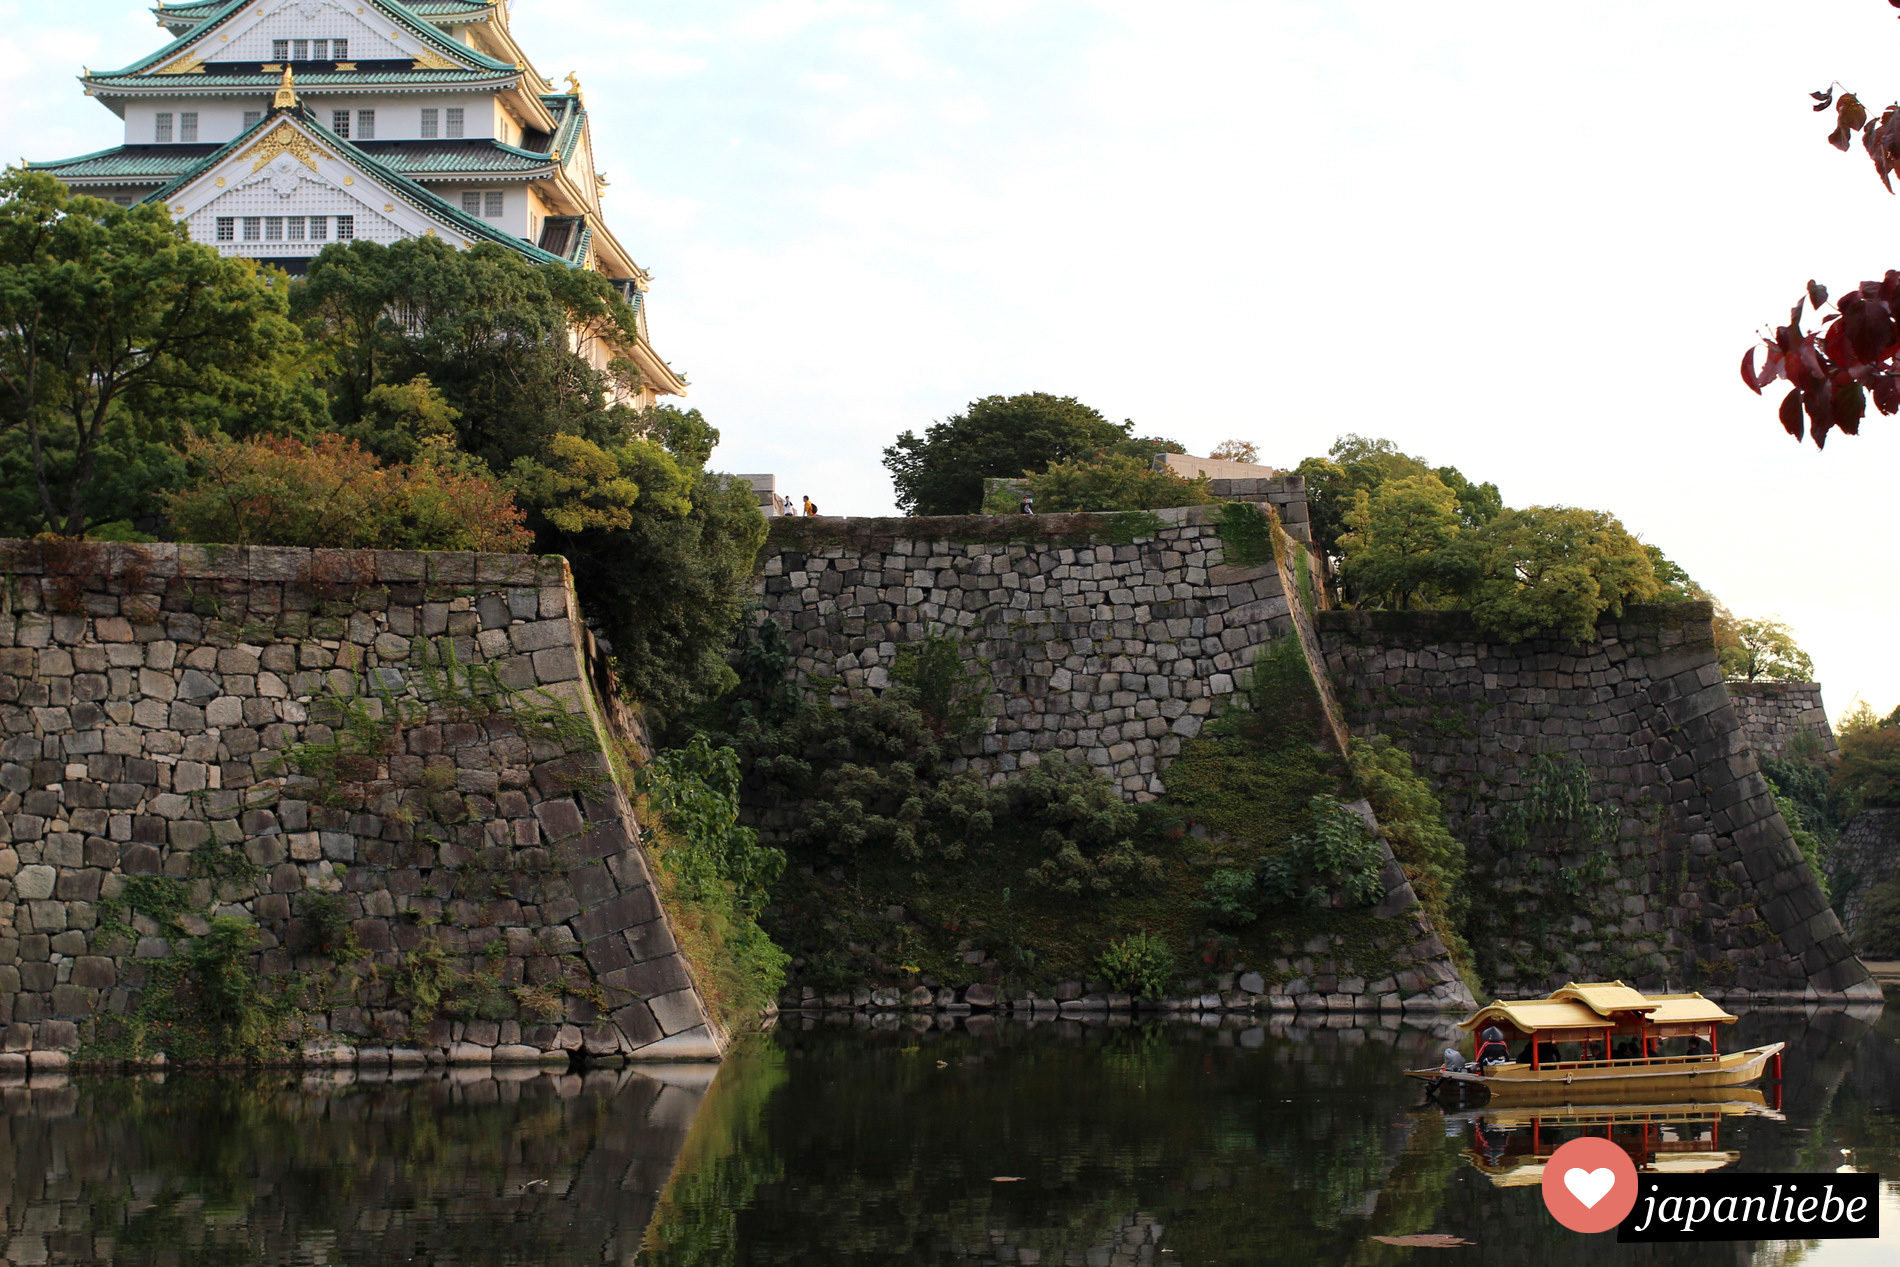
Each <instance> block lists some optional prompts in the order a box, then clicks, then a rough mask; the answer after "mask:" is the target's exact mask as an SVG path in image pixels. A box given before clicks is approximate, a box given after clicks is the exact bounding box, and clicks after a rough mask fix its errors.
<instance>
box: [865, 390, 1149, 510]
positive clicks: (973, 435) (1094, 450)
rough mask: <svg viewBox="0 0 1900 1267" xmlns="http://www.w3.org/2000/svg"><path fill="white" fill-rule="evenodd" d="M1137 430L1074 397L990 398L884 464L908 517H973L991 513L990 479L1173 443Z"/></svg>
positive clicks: (889, 455)
mask: <svg viewBox="0 0 1900 1267" xmlns="http://www.w3.org/2000/svg"><path fill="white" fill-rule="evenodd" d="M1134 429H1135V428H1134V423H1132V422H1120V423H1115V422H1110V421H1109V420H1108V419H1107V418H1104V417H1103V416H1102V415H1101V413H1100V412H1099V411H1097V410H1095V409H1091V408H1090V407H1089V406H1087V405H1085V404H1083V403H1082V402H1080V401H1078V400H1077V399H1075V397H1073V396H1051V395H1050V394H1048V393H1047V392H1027V393H1024V394H1022V395H1019V396H985V397H984V398H983V399H982V400H975V401H971V402H970V405H969V408H968V409H966V410H965V411H964V412H962V413H960V414H954V415H952V416H951V417H949V418H946V419H944V420H943V421H942V422H936V423H932V424H931V425H930V428H929V429H928V430H927V431H926V432H925V433H924V434H923V436H922V437H919V436H917V435H915V434H914V433H912V432H909V431H906V432H904V433H903V434H902V435H900V436H898V437H897V441H896V443H894V444H892V445H891V447H889V448H888V449H886V450H884V465H885V467H886V469H888V470H889V471H890V473H891V482H892V483H893V484H894V485H895V486H896V489H897V504H898V505H899V506H900V507H902V508H903V511H904V513H905V514H908V515H973V514H975V513H977V512H978V511H979V510H981V509H982V507H983V481H984V480H985V479H986V478H997V479H1015V478H1017V477H1018V476H1022V475H1026V474H1031V473H1034V472H1039V471H1042V470H1044V469H1046V468H1047V467H1049V466H1050V465H1052V464H1054V463H1058V462H1073V461H1077V460H1081V459H1089V458H1094V457H1096V456H1097V455H1098V454H1102V453H1108V452H1115V451H1126V452H1131V453H1135V455H1136V456H1142V455H1147V454H1152V453H1153V452H1155V451H1156V450H1157V448H1158V447H1161V446H1165V445H1166V444H1167V442H1166V441H1154V440H1137V439H1136V438H1135V435H1134ZM1174 447H1177V448H1178V446H1174ZM1137 450H1139V453H1136V451H1137Z"/></svg>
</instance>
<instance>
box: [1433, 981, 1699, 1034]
mask: <svg viewBox="0 0 1900 1267" xmlns="http://www.w3.org/2000/svg"><path fill="white" fill-rule="evenodd" d="M1634 1019H1642V1020H1645V1021H1647V1022H1648V1023H1649V1024H1652V1025H1717V1024H1720V1025H1727V1024H1730V1023H1732V1022H1733V1021H1734V1020H1735V1019H1736V1018H1735V1017H1733V1016H1731V1015H1730V1014H1729V1013H1727V1012H1725V1011H1723V1010H1722V1008H1721V1006H1720V1005H1719V1004H1716V1003H1711V1002H1710V1001H1709V1000H1708V999H1705V998H1703V997H1702V996H1701V995H1700V994H1644V993H1643V992H1642V991H1641V990H1637V989H1635V988H1634V987H1631V986H1627V985H1624V984H1623V983H1622V982H1621V981H1591V982H1585V983H1583V984H1578V983H1577V982H1575V981H1572V982H1571V983H1570V984H1568V985H1566V986H1564V988H1563V989H1561V990H1557V991H1555V992H1554V993H1552V994H1551V995H1550V996H1549V997H1547V998H1542V999H1515V1000H1507V999H1498V1000H1495V1001H1494V1002H1492V1003H1491V1004H1489V1005H1488V1006H1486V1007H1483V1008H1480V1009H1479V1010H1478V1012H1477V1014H1476V1015H1474V1016H1472V1017H1471V1018H1470V1019H1469V1020H1465V1021H1461V1022H1459V1028H1460V1029H1463V1030H1466V1031H1469V1032H1472V1033H1475V1032H1477V1030H1478V1029H1479V1028H1480V1027H1482V1026H1484V1025H1486V1024H1488V1023H1490V1022H1491V1021H1503V1022H1504V1023H1505V1024H1507V1025H1510V1026H1512V1027H1513V1028H1515V1029H1517V1030H1518V1031H1520V1032H1521V1033H1525V1034H1535V1033H1539V1032H1541V1031H1544V1030H1560V1029H1610V1028H1613V1027H1614V1026H1616V1025H1620V1024H1622V1023H1623V1022H1625V1021H1628V1020H1634Z"/></svg>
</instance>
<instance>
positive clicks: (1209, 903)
mask: <svg viewBox="0 0 1900 1267" xmlns="http://www.w3.org/2000/svg"><path fill="white" fill-rule="evenodd" d="M1197 905H1198V906H1199V907H1200V908H1201V909H1202V910H1204V911H1206V912H1207V922H1208V923H1210V924H1215V925H1219V926H1222V927H1227V928H1243V927H1245V926H1246V925H1248V924H1251V923H1253V922H1254V921H1255V920H1257V919H1259V918H1260V906H1261V901H1260V886H1259V884H1258V882H1257V877H1256V876H1255V873H1254V872H1252V871H1237V870H1235V869H1234V868H1232V867H1221V868H1220V869H1219V870H1217V871H1215V872H1214V874H1212V875H1210V876H1208V877H1207V883H1206V885H1204V886H1203V887H1202V889H1201V900H1200V902H1199V903H1197Z"/></svg>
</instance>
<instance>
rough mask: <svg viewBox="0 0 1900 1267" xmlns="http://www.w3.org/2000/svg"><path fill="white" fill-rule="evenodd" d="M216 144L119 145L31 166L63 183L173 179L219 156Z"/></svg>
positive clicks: (29, 165)
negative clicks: (48, 173)
mask: <svg viewBox="0 0 1900 1267" xmlns="http://www.w3.org/2000/svg"><path fill="white" fill-rule="evenodd" d="M218 148H219V147H218V146H216V145H119V146H114V147H113V148H112V149H109V150H99V151H97V152H95V153H92V154H81V155H80V156H79V157H77V158H62V159H58V160H56V161H54V162H50V163H28V164H26V166H28V167H30V168H32V169H33V170H34V171H40V172H51V173H52V174H53V175H55V176H57V177H59V178H60V179H61V180H113V179H129V180H141V179H142V180H148V181H149V180H171V179H173V178H174V177H177V176H182V175H184V174H185V173H186V172H191V171H196V170H197V169H198V168H200V167H202V166H203V165H204V161H205V159H207V158H209V157H210V156H211V155H212V154H215V153H217V151H218Z"/></svg>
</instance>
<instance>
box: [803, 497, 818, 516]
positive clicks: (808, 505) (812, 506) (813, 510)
mask: <svg viewBox="0 0 1900 1267" xmlns="http://www.w3.org/2000/svg"><path fill="white" fill-rule="evenodd" d="M805 513H806V514H807V515H816V514H817V513H818V506H817V504H816V503H815V502H813V501H812V499H811V496H810V495H809V494H807V495H806V497H805Z"/></svg>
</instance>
